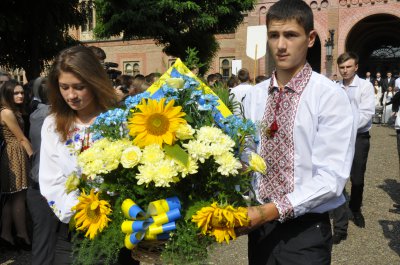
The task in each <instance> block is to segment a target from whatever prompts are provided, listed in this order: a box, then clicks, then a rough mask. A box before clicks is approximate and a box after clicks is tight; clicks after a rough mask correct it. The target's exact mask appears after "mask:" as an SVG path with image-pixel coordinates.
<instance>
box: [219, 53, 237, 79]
mask: <svg viewBox="0 0 400 265" xmlns="http://www.w3.org/2000/svg"><path fill="white" fill-rule="evenodd" d="M233 59H235V58H234V57H227V58H220V59H219V67H220V71H219V72H220V74H222V77H223V78H224V79H228V78H229V77H230V76H231V75H232V60H233Z"/></svg>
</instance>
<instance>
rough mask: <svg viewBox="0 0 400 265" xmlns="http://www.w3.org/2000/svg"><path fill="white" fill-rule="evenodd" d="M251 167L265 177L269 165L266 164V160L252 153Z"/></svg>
mask: <svg viewBox="0 0 400 265" xmlns="http://www.w3.org/2000/svg"><path fill="white" fill-rule="evenodd" d="M249 166H250V168H251V169H252V170H254V171H256V172H259V173H261V174H263V175H265V174H266V173H267V165H266V164H265V161H264V159H263V158H262V157H261V156H259V155H257V154H256V153H251V155H250V161H249Z"/></svg>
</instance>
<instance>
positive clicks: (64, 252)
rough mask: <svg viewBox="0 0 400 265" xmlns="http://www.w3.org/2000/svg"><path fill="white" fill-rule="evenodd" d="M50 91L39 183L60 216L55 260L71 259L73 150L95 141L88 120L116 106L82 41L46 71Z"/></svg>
mask: <svg viewBox="0 0 400 265" xmlns="http://www.w3.org/2000/svg"><path fill="white" fill-rule="evenodd" d="M48 91H49V103H50V114H49V116H47V117H46V119H45V120H44V122H43V126H42V130H41V138H42V142H41V146H40V166H39V187H40V192H41V194H42V195H43V196H44V198H46V201H47V203H48V205H49V206H50V208H51V209H52V211H53V213H54V215H55V216H56V217H57V218H58V221H57V240H56V244H55V253H54V255H55V256H54V260H55V261H57V264H72V262H73V257H72V246H71V232H70V229H69V225H68V224H69V222H70V220H71V218H72V216H73V215H74V212H73V211H72V210H71V208H72V207H73V206H75V205H76V204H77V203H78V196H79V191H78V190H74V191H71V192H69V193H67V191H66V190H65V184H66V181H67V179H68V177H70V176H71V175H73V174H75V173H76V172H79V168H78V165H77V161H76V160H77V155H78V154H79V153H80V152H82V151H83V150H85V149H86V148H88V147H89V146H90V145H91V143H92V142H93V138H92V133H91V131H90V126H91V124H92V123H93V122H94V121H95V119H96V117H97V115H99V114H100V113H101V112H104V111H106V110H107V109H109V108H111V107H114V106H115V105H116V95H115V91H114V89H113V87H112V83H111V81H110V80H109V78H108V76H107V74H106V72H105V71H104V69H103V67H102V65H101V64H100V62H99V60H98V59H97V58H96V56H95V55H94V54H93V52H91V50H90V49H88V48H86V47H83V46H74V47H71V48H68V49H65V50H63V51H61V52H60V54H59V55H58V56H57V58H56V59H55V61H54V63H53V65H52V68H51V71H50V73H49V76H48ZM49 229H50V228H49Z"/></svg>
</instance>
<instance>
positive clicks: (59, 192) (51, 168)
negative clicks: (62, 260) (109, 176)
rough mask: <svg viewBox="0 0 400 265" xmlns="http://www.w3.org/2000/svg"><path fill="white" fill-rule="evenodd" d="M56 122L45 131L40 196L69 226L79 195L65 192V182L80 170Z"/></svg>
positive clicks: (46, 124) (50, 119) (47, 121)
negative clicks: (61, 137)
mask: <svg viewBox="0 0 400 265" xmlns="http://www.w3.org/2000/svg"><path fill="white" fill-rule="evenodd" d="M54 122H55V121H54V118H53V117H52V116H49V117H47V118H46V119H45V121H44V123H43V127H42V132H41V135H42V143H41V148H40V169H39V184H40V192H41V193H42V195H43V196H44V197H45V198H46V200H47V202H48V203H49V206H50V208H52V210H53V212H54V213H55V215H56V216H57V217H58V218H59V219H60V221H61V222H63V223H69V221H70V219H71V217H72V216H73V214H74V212H73V211H72V210H71V208H72V207H73V206H75V205H76V204H77V203H78V191H72V192H70V193H69V194H67V193H66V192H65V182H66V181H67V178H68V176H69V174H71V173H72V172H73V171H74V170H75V169H76V156H74V155H71V154H70V150H69V149H68V148H67V147H66V145H65V143H62V142H61V141H60V138H59V136H58V134H57V133H56V132H55V126H54Z"/></svg>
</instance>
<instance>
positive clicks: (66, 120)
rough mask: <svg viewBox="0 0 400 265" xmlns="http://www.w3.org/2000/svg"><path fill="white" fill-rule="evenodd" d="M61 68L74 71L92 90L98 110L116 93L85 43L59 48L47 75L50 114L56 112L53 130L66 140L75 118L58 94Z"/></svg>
mask: <svg viewBox="0 0 400 265" xmlns="http://www.w3.org/2000/svg"><path fill="white" fill-rule="evenodd" d="M61 72H67V73H71V74H73V75H74V76H75V77H76V78H78V79H79V80H80V81H81V82H82V83H83V84H84V85H85V86H86V87H87V88H88V89H89V90H90V91H91V92H92V93H93V96H94V101H95V103H96V105H97V106H98V107H99V109H100V110H101V111H105V110H107V109H109V108H110V107H113V106H115V104H116V101H117V100H116V95H115V91H114V89H113V87H112V83H111V81H110V79H109V78H108V76H107V74H106V71H105V70H104V68H103V67H102V65H101V64H100V61H99V60H98V59H97V57H96V56H95V55H94V53H93V52H92V51H91V50H90V49H89V48H86V47H84V46H74V47H71V48H67V49H65V50H63V51H61V52H60V54H59V55H58V56H57V58H56V59H55V61H54V63H53V65H52V68H51V70H50V74H49V76H48V87H49V90H48V91H49V92H48V93H49V102H50V104H51V108H50V114H53V115H54V116H55V121H56V131H57V133H58V134H59V135H60V136H61V140H62V141H66V139H67V135H68V133H69V131H70V130H71V129H72V127H73V124H74V122H75V118H76V111H75V110H73V109H71V108H70V107H69V106H68V104H67V103H66V102H65V100H64V98H63V97H62V95H61V92H60V87H59V83H58V78H59V77H60V74H61Z"/></svg>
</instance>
